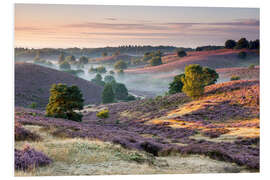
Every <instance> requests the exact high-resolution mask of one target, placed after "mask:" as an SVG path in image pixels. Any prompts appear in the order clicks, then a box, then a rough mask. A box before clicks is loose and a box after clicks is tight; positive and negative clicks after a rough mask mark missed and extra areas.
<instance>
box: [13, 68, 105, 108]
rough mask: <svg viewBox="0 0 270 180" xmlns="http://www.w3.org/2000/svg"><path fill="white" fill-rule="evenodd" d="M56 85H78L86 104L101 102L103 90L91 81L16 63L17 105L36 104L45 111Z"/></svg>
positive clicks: (48, 69)
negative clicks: (51, 90) (53, 87)
mask: <svg viewBox="0 0 270 180" xmlns="http://www.w3.org/2000/svg"><path fill="white" fill-rule="evenodd" d="M54 83H64V84H67V85H77V86H78V87H79V88H80V90H81V91H82V93H83V98H84V103H85V104H98V103H100V102H101V92H102V88H101V87H99V86H97V85H95V84H93V83H91V82H89V81H86V80H84V79H81V78H78V77H76V76H73V75H71V74H69V73H65V72H61V71H57V70H54V69H50V68H46V67H42V66H39V65H36V64H28V63H16V64H15V105H16V106H24V107H26V106H29V105H30V104H32V103H36V104H37V108H39V109H44V108H45V106H46V105H47V103H48V100H49V95H50V92H49V90H50V88H51V86H52V84H54Z"/></svg>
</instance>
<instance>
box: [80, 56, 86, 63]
mask: <svg viewBox="0 0 270 180" xmlns="http://www.w3.org/2000/svg"><path fill="white" fill-rule="evenodd" d="M79 62H80V64H87V63H88V58H87V57H85V56H81V57H80V59H79Z"/></svg>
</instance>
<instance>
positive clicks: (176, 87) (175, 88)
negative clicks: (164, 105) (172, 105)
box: [169, 74, 185, 94]
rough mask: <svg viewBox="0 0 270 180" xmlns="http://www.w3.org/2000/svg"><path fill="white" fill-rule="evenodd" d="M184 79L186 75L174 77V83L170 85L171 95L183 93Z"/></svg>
mask: <svg viewBox="0 0 270 180" xmlns="http://www.w3.org/2000/svg"><path fill="white" fill-rule="evenodd" d="M182 77H185V74H179V75H176V76H174V79H173V82H171V83H170V84H169V94H175V93H180V92H182V88H183V85H184V84H183V82H182V80H181V78H182Z"/></svg>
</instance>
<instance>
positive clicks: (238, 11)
mask: <svg viewBox="0 0 270 180" xmlns="http://www.w3.org/2000/svg"><path fill="white" fill-rule="evenodd" d="M259 16H260V12H259V9H258V8H217V7H176V6H174V7H164V6H108V5H106V6H105V5H59V4H58V5H52V4H15V17H14V19H15V23H14V24H15V27H14V37H15V38H14V40H15V42H14V43H15V47H27V48H69V47H79V48H95V47H106V46H121V45H153V46H159V45H169V46H177V47H192V48H194V47H197V46H203V45H224V42H225V41H226V40H227V39H234V40H238V39H240V38H241V37H246V38H247V39H248V40H255V39H259V31H260V30H259V29H260V28H259V24H260V17H259Z"/></svg>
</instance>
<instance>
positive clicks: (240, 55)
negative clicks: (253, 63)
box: [238, 51, 247, 59]
mask: <svg viewBox="0 0 270 180" xmlns="http://www.w3.org/2000/svg"><path fill="white" fill-rule="evenodd" d="M238 57H239V58H240V59H245V58H246V57H247V53H246V52H245V51H241V52H239V53H238Z"/></svg>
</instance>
